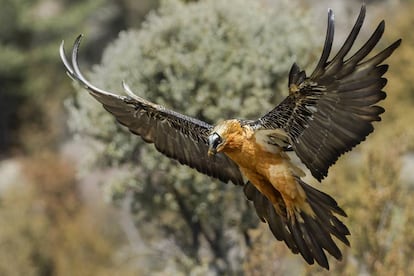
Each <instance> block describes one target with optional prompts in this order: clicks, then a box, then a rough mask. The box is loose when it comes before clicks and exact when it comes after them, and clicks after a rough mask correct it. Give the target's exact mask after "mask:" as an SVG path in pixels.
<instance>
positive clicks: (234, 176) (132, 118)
mask: <svg viewBox="0 0 414 276" xmlns="http://www.w3.org/2000/svg"><path fill="white" fill-rule="evenodd" d="M80 41H81V36H79V37H78V38H77V39H76V41H75V43H74V47H73V51H72V63H70V62H69V61H68V60H67V58H66V54H65V51H64V48H63V42H62V45H61V47H60V57H61V59H62V61H63V63H64V65H65V67H66V70H67V72H68V74H69V76H70V77H71V78H72V79H74V80H75V81H77V82H78V83H80V84H81V85H83V86H84V87H85V88H86V89H88V90H89V93H90V94H91V95H92V96H93V97H95V99H97V100H98V101H99V102H100V103H101V104H102V105H103V106H104V108H105V109H106V110H107V111H109V112H110V113H112V114H113V115H114V116H115V118H116V119H117V120H118V121H119V122H120V123H121V124H122V125H124V126H126V127H128V128H129V130H130V131H131V132H132V133H134V134H136V135H138V136H141V137H142V139H144V141H146V142H148V143H154V145H155V147H156V148H157V150H158V151H160V152H161V153H163V154H165V155H166V156H168V157H170V158H172V159H176V160H178V161H179V162H180V163H181V164H184V165H187V166H190V167H191V168H194V169H196V170H197V171H199V172H201V173H204V174H206V175H209V176H211V177H215V178H218V179H220V180H221V181H223V182H228V181H232V182H233V183H234V184H238V185H243V184H244V182H243V178H242V176H241V173H240V171H239V169H238V166H237V165H236V164H235V163H234V162H233V161H232V160H230V159H229V158H227V157H226V156H225V155H223V154H217V155H216V156H214V157H208V155H207V151H208V141H207V137H208V135H209V132H210V130H211V129H212V126H211V125H210V124H207V123H205V122H203V121H200V120H197V119H195V118H191V117H188V116H185V115H182V114H180V113H177V112H174V111H172V110H168V109H166V108H165V107H163V106H160V105H157V104H154V103H151V102H149V101H147V100H145V99H142V98H140V97H138V96H136V95H134V94H133V93H132V92H131V91H130V90H129V88H128V87H127V86H126V85H125V84H124V88H125V90H126V92H127V94H128V95H129V96H119V95H115V94H112V93H110V92H107V91H104V90H101V89H99V88H97V87H95V86H93V85H92V84H90V83H89V82H88V81H87V80H86V79H85V77H84V76H83V75H82V73H81V72H80V69H79V65H78V61H77V57H78V50H79V45H80Z"/></svg>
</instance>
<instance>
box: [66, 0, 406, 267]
mask: <svg viewBox="0 0 414 276" xmlns="http://www.w3.org/2000/svg"><path fill="white" fill-rule="evenodd" d="M365 12H366V8H365V5H362V7H361V10H360V13H359V16H358V18H357V20H356V23H355V25H354V26H353V28H352V30H351V32H350V34H349V35H348V37H347V38H346V40H345V42H344V44H343V45H342V47H341V48H340V49H339V50H338V52H337V53H336V54H335V55H334V56H333V57H332V58H331V59H329V56H330V53H331V48H332V43H333V38H334V15H333V12H332V10H329V11H328V26H327V33H326V38H325V43H324V47H323V50H322V54H321V57H320V59H319V62H318V63H317V65H316V68H315V69H314V70H313V72H312V73H311V74H310V76H308V75H307V74H306V73H305V71H302V70H301V69H300V68H299V67H298V65H296V64H293V65H292V67H291V69H290V73H289V82H288V89H289V95H288V96H287V97H286V98H285V99H284V100H283V101H282V102H281V103H280V104H279V105H277V106H276V107H275V108H274V109H273V110H271V111H269V112H268V113H266V114H264V115H263V116H262V117H261V118H259V119H257V120H241V119H230V120H225V121H222V122H219V123H217V124H215V125H212V124H209V123H207V122H204V121H201V120H198V119H196V118H192V117H189V116H186V115H183V114H181V113H178V112H176V111H173V110H170V109H168V108H166V107H164V106H161V105H158V104H156V103H153V102H150V101H149V100H146V99H143V98H141V97H139V96H137V95H135V94H134V93H133V92H132V91H131V89H130V88H129V87H128V86H127V85H126V84H125V83H123V86H124V90H125V92H126V96H120V95H117V94H114V93H111V92H107V91H104V90H102V89H100V88H97V87H95V86H94V85H93V84H91V83H90V82H89V81H88V80H86V78H85V77H84V76H83V74H82V73H81V71H80V69H79V65H78V51H79V46H80V42H81V37H82V36H81V35H80V36H79V37H78V38H77V39H76V41H75V43H74V47H73V50H72V56H71V61H69V60H68V59H67V57H66V54H65V51H64V48H63V46H64V45H63V42H62V44H61V47H60V56H61V59H62V61H63V63H64V65H65V67H66V71H67V73H68V75H69V76H70V77H71V78H72V79H74V80H75V81H77V82H79V83H80V84H81V85H83V86H84V87H85V88H86V89H87V90H88V91H89V93H90V94H91V95H92V96H93V97H94V98H95V99H96V100H98V101H99V102H100V103H101V104H102V105H103V107H104V108H105V109H106V110H107V111H108V112H110V113H111V114H112V115H114V116H115V118H116V119H117V120H118V122H119V123H121V124H122V125H124V126H126V127H127V128H128V129H129V130H130V131H131V132H132V133H134V134H136V135H138V136H141V137H142V139H143V140H144V141H146V142H148V143H153V144H154V145H155V147H156V149H157V150H158V151H160V152H161V153H163V154H165V155H166V156H168V157H169V158H172V159H175V160H178V161H179V162H180V163H181V164H184V165H187V166H189V167H191V168H194V169H196V170H197V171H199V172H200V173H203V174H206V175H208V176H211V177H214V178H217V179H219V180H221V181H223V182H229V181H230V182H233V183H234V184H236V185H240V186H243V189H244V193H245V195H246V197H247V199H248V200H249V201H252V202H253V205H254V207H255V210H256V213H257V215H258V216H259V218H260V219H261V220H262V221H263V222H266V223H267V224H268V225H269V228H270V230H271V231H272V233H273V235H274V236H275V238H276V239H277V240H279V241H284V242H285V243H286V245H287V246H288V247H289V248H290V250H291V251H292V252H293V253H295V254H298V253H300V254H301V255H302V257H303V258H304V259H305V260H306V262H307V263H309V264H313V263H315V261H316V263H318V264H319V265H320V266H322V267H324V268H326V269H329V263H328V260H327V256H326V253H329V254H330V255H332V256H333V257H335V258H336V259H338V260H340V259H341V258H342V253H341V250H340V249H339V247H338V246H337V243H336V241H335V240H336V239H337V240H339V241H341V242H342V243H344V244H346V245H348V246H349V241H348V238H347V236H348V235H350V232H349V230H348V228H347V227H346V226H345V224H344V223H342V222H341V220H340V219H339V218H338V217H341V216H342V217H346V213H345V212H344V211H343V210H342V209H341V208H340V207H339V206H338V204H337V202H336V201H335V200H334V199H333V198H332V197H331V196H329V195H328V194H326V193H324V192H321V191H319V190H317V189H315V188H314V187H312V186H310V185H308V184H306V183H305V182H304V181H303V180H302V178H303V177H304V175H305V173H304V172H303V170H302V169H301V168H299V167H298V166H296V165H295V164H294V163H293V162H292V161H291V160H290V158H289V156H288V154H287V152H289V151H294V152H295V153H296V155H297V156H298V157H299V159H300V160H301V161H302V163H303V164H304V165H305V166H306V167H307V168H308V169H309V171H310V172H311V174H312V176H313V177H314V178H316V179H317V180H318V181H321V180H322V179H323V178H324V177H326V176H327V174H328V169H329V167H330V166H331V165H333V164H334V163H335V162H336V161H337V160H338V158H339V157H340V156H341V155H342V154H344V153H345V152H347V151H350V150H351V149H352V148H353V147H355V146H356V145H358V144H359V143H360V142H361V141H363V140H365V138H366V136H367V135H368V134H370V133H371V132H372V131H373V130H374V128H373V125H372V122H374V121H380V120H381V117H380V115H381V114H382V113H383V112H384V109H383V108H382V107H380V106H378V105H376V104H377V103H378V102H379V101H381V100H383V99H384V98H385V96H386V94H385V92H384V91H382V89H383V88H384V86H385V85H386V83H387V80H386V79H385V78H384V77H383V75H384V74H385V72H386V71H387V70H388V65H386V64H383V62H384V60H385V59H387V58H388V57H389V56H390V55H391V54H392V53H393V52H394V50H395V49H396V48H397V47H398V46H399V45H400V43H401V39H399V40H397V41H395V42H394V43H392V44H391V45H390V46H388V47H387V48H385V49H383V50H382V51H380V52H379V53H377V54H375V55H373V56H372V57H369V58H367V55H368V54H370V53H371V51H372V50H373V48H374V47H375V46H376V45H377V44H378V42H379V40H380V39H381V36H382V35H383V33H384V21H382V22H381V23H380V24H379V25H378V27H377V28H376V29H375V31H374V32H373V34H372V35H371V37H370V38H369V39H368V40H367V41H366V43H365V44H364V45H363V46H362V47H361V48H360V49H358V50H357V51H356V52H355V53H354V54H352V55H349V57H346V56H347V55H348V54H349V52H350V50H351V48H352V46H353V44H354V42H355V39H356V38H357V36H358V34H359V31H360V29H361V27H362V24H363V21H364V18H365Z"/></svg>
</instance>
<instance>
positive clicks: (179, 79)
mask: <svg viewBox="0 0 414 276" xmlns="http://www.w3.org/2000/svg"><path fill="white" fill-rule="evenodd" d="M323 33H324V31H323V32H321V36H320V37H317V38H318V41H319V39H320V41H319V42H317V43H315V42H314V40H315V38H314V37H312V35H311V30H310V22H308V19H307V16H306V14H305V13H304V12H303V11H302V10H301V9H300V7H298V6H296V5H295V4H293V3H291V2H290V1H276V0H274V1H248V0H234V1H219V0H211V1H200V2H196V3H190V4H183V3H181V2H178V1H176V0H175V1H163V2H162V4H161V7H160V9H159V10H158V12H156V13H153V14H151V15H150V16H149V17H148V18H147V20H146V22H145V23H144V24H143V26H142V28H141V29H140V30H129V31H125V32H123V33H121V34H120V36H119V38H118V39H117V40H116V41H115V42H114V43H113V44H112V45H110V46H109V47H108V48H107V49H106V51H105V53H104V56H103V59H102V63H101V64H100V65H99V66H97V67H96V68H94V70H93V73H92V74H90V75H89V76H90V79H91V82H92V83H94V84H95V85H96V86H98V87H100V88H103V89H105V90H109V91H115V92H117V93H122V89H121V82H122V80H125V81H126V83H127V84H128V85H129V86H130V87H131V88H132V90H133V91H135V93H136V94H138V95H140V96H142V97H144V98H147V99H148V100H151V101H154V102H157V103H159V104H163V105H165V106H167V107H168V108H172V109H174V110H176V111H178V112H181V113H184V114H187V115H190V116H195V117H197V118H199V119H202V120H206V121H207V122H210V123H214V122H215V121H217V120H220V119H224V118H231V117H237V118H246V119H254V118H257V117H258V116H260V115H263V114H264V113H265V112H266V111H268V110H270V109H271V108H272V107H273V106H275V105H276V104H277V103H278V102H279V101H280V100H281V99H282V98H283V97H284V96H285V95H286V94H287V87H286V85H287V76H288V71H289V69H290V66H291V65H292V63H293V62H295V61H296V62H297V63H298V64H299V65H300V66H302V67H308V65H309V63H310V62H311V61H313V60H314V53H315V51H314V50H315V49H314V47H315V46H313V45H322V35H323ZM86 39H87V36H86ZM69 110H70V115H71V116H70V120H69V124H70V126H71V129H72V130H73V132H74V133H76V134H78V136H79V137H81V138H82V139H83V140H86V141H88V145H89V147H90V149H91V151H90V154H89V155H88V156H89V158H85V159H87V160H88V161H87V162H89V163H88V164H89V166H88V167H87V168H88V170H89V169H91V168H94V167H99V168H101V169H102V168H109V167H111V168H112V167H116V168H117V167H119V168H123V170H122V172H125V173H122V174H117V177H116V178H114V179H108V182H107V183H105V185H106V189H107V191H108V193H109V195H110V197H111V198H112V199H119V198H122V196H123V195H124V194H125V193H126V191H128V190H130V191H131V190H132V191H133V195H134V198H133V203H132V210H133V211H134V213H135V214H136V216H135V217H136V225H137V229H138V230H139V231H140V234H141V235H142V236H143V237H145V240H146V241H147V243H148V244H149V245H150V247H151V246H153V247H154V248H155V247H156V246H155V245H153V242H156V241H158V240H160V239H162V238H164V239H170V240H171V238H173V240H174V244H175V246H174V247H167V248H166V249H164V250H162V254H161V255H162V256H161V257H159V258H158V259H157V258H155V259H154V258H151V260H149V262H152V265H151V267H152V269H154V270H159V271H163V270H164V269H165V267H166V264H167V262H166V261H165V259H168V260H169V262H171V260H173V262H175V267H176V269H177V271H183V272H187V273H188V272H191V271H193V272H194V271H195V270H196V269H198V270H197V271H204V272H205V271H208V270H211V271H216V272H217V271H218V272H225V271H227V272H230V271H231V272H237V271H240V270H241V269H242V266H241V265H240V264H241V263H242V262H243V257H244V255H245V252H246V250H244V249H246V244H247V243H248V233H247V229H249V228H251V227H253V226H255V225H256V224H257V222H258V220H257V218H256V215H255V211H254V209H253V208H252V206H248V204H247V202H246V200H245V198H244V195H243V193H242V189H241V188H240V187H235V186H233V185H230V184H228V185H225V184H223V183H220V182H219V181H216V180H214V179H212V178H209V177H207V176H204V175H201V174H199V173H197V172H196V171H194V170H192V169H189V168H188V167H185V166H181V165H179V164H178V163H177V162H175V161H171V160H169V159H168V158H166V157H164V156H162V155H161V154H160V153H158V152H156V150H155V149H154V147H153V146H152V145H146V144H145V143H144V142H143V141H142V140H141V139H140V138H139V137H136V136H134V135H132V134H130V133H129V132H128V131H126V130H125V129H124V128H123V127H121V126H119V125H118V124H117V123H115V121H114V119H113V118H112V116H110V114H108V113H107V112H106V111H105V110H104V109H103V108H102V107H101V106H100V105H99V104H98V103H97V102H95V101H94V100H93V98H92V97H90V96H89V95H88V94H87V93H86V92H85V90H84V89H79V92H78V94H77V97H76V104H73V103H72V104H69ZM281 245H282V244H281ZM168 248H170V249H168ZM154 250H155V249H154ZM171 257H173V258H171ZM164 258H165V259H164ZM207 265H209V266H207ZM203 269H204V270H203Z"/></svg>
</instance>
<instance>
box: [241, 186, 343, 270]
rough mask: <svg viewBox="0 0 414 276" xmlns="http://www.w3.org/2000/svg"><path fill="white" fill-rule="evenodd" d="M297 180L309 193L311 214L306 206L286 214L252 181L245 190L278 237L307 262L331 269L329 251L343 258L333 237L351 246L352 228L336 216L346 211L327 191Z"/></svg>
mask: <svg viewBox="0 0 414 276" xmlns="http://www.w3.org/2000/svg"><path fill="white" fill-rule="evenodd" d="M297 181H298V184H299V185H300V186H301V187H302V189H303V190H304V192H305V194H306V201H307V203H308V204H309V205H310V207H311V209H312V211H313V213H312V214H310V213H308V212H307V211H305V210H295V215H294V216H287V212H286V210H282V213H280V211H279V212H278V211H277V210H276V209H275V208H274V206H273V204H272V203H271V202H270V201H269V200H268V199H267V198H266V197H265V196H264V195H263V194H261V193H260V192H259V191H258V190H257V189H256V188H255V187H254V186H253V185H252V184H251V183H250V182H248V183H247V184H246V185H245V187H244V193H245V194H246V197H247V199H249V200H250V201H253V204H254V207H255V209H256V213H257V215H258V216H259V218H260V219H261V220H262V221H263V222H267V223H268V224H269V228H270V230H271V231H272V233H273V235H274V236H275V238H276V239H277V240H279V241H282V240H283V241H284V242H285V243H286V245H287V246H288V247H289V248H290V250H291V251H292V252H293V253H295V254H298V253H299V254H301V255H302V257H303V258H304V259H305V261H306V262H307V263H309V264H313V263H315V261H316V263H318V264H319V265H320V266H322V267H324V268H326V269H329V262H328V258H327V256H326V252H327V253H329V254H330V255H332V256H333V257H334V258H335V259H337V260H341V259H342V253H341V250H340V249H339V247H338V245H337V243H336V242H335V240H334V239H333V237H336V238H337V239H338V240H339V241H341V242H343V243H344V244H345V245H347V246H349V240H348V238H347V236H348V235H350V233H349V230H348V228H347V227H346V225H345V224H343V223H342V222H341V221H340V220H339V219H338V217H337V216H343V217H346V213H345V212H344V211H343V210H342V209H341V208H340V207H339V206H338V203H337V202H336V201H335V199H333V198H332V197H331V196H329V195H328V194H326V193H324V192H321V191H318V190H317V189H315V188H313V187H311V186H310V185H308V184H306V183H305V182H303V181H302V180H301V179H299V178H297ZM279 207H280V206H279ZM284 208H286V207H284ZM283 211H284V212H283Z"/></svg>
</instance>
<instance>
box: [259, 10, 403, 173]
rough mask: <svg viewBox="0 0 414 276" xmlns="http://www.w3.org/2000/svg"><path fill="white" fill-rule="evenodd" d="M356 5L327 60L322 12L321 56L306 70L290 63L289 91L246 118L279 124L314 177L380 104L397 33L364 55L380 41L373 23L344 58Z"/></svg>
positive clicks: (367, 124)
mask: <svg viewBox="0 0 414 276" xmlns="http://www.w3.org/2000/svg"><path fill="white" fill-rule="evenodd" d="M365 12H366V8H365V5H362V7H361V10H360V13H359V16H358V18H357V20H356V23H355V25H354V27H353V28H352V30H351V32H350V34H349V35H348V37H347V38H346V40H345V42H344V44H343V46H342V47H341V48H340V50H339V51H338V52H337V54H336V55H335V56H334V57H333V58H332V59H331V60H330V61H328V58H329V55H330V52H331V49H332V42H333V36H334V15H333V13H332V11H331V10H329V12H328V27H327V34H326V39H325V44H324V47H323V50H322V54H321V58H320V60H319V62H318V64H317V66H316V68H315V70H314V71H313V73H312V74H311V76H310V77H306V73H305V72H304V71H301V70H300V68H299V67H298V66H297V65H296V64H293V66H292V69H291V71H290V74H289V89H290V94H289V96H288V97H287V98H286V99H285V100H284V101H282V103H280V104H279V105H278V106H277V107H276V108H274V109H273V110H272V111H270V112H269V113H267V114H265V115H264V116H263V117H261V118H260V119H258V120H257V121H254V122H252V123H251V125H252V126H253V127H254V128H256V129H279V128H280V129H283V130H284V131H285V132H286V133H288V136H289V138H290V142H291V143H292V148H293V149H294V150H295V152H296V154H297V155H298V157H299V158H300V159H301V161H302V162H303V163H304V164H305V165H306V166H307V167H308V168H309V169H310V171H311V173H312V175H313V176H314V177H315V178H317V179H318V180H319V181H320V180H322V179H323V178H324V177H325V176H326V175H327V173H328V169H329V167H330V166H331V165H332V164H334V163H335V162H336V160H337V159H338V158H339V156H341V155H342V154H343V153H345V152H347V151H349V150H351V149H352V148H353V147H354V146H356V145H357V144H359V143H360V142H361V141H363V140H365V138H366V136H367V135H369V134H370V133H371V132H372V131H373V130H374V128H373V125H372V122H373V121H380V120H381V117H380V115H381V114H382V113H383V112H384V109H383V108H382V107H380V106H378V105H376V104H377V103H378V102H379V101H381V100H383V99H385V97H386V94H385V92H384V91H382V89H383V88H384V86H385V85H386V83H387V79H386V78H383V75H384V74H385V73H386V72H387V70H388V65H386V64H381V63H382V62H383V61H384V60H385V59H387V58H388V57H389V56H390V55H391V54H392V53H393V52H394V50H395V49H396V48H398V46H399V45H400V43H401V39H399V40H397V41H395V42H394V43H392V44H391V45H390V46H388V47H387V48H385V49H384V50H382V51H380V52H379V53H378V54H376V55H374V56H373V57H371V58H368V59H367V58H366V57H367V55H368V54H370V53H371V52H372V50H373V49H374V47H375V46H376V45H377V44H378V42H379V41H380V39H381V37H382V35H383V33H384V28H385V23H384V21H381V23H380V24H379V25H378V27H377V28H376V29H375V31H374V32H373V34H372V35H371V37H370V38H369V39H368V40H367V42H366V43H365V44H364V45H363V46H362V47H361V48H360V49H359V50H358V51H356V53H355V54H353V55H352V56H351V57H349V58H348V59H345V57H346V56H347V55H348V53H349V51H350V50H351V48H352V46H353V44H354V42H355V40H356V38H357V36H358V34H359V32H360V30H361V27H362V24H363V22H364V18H365Z"/></svg>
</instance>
